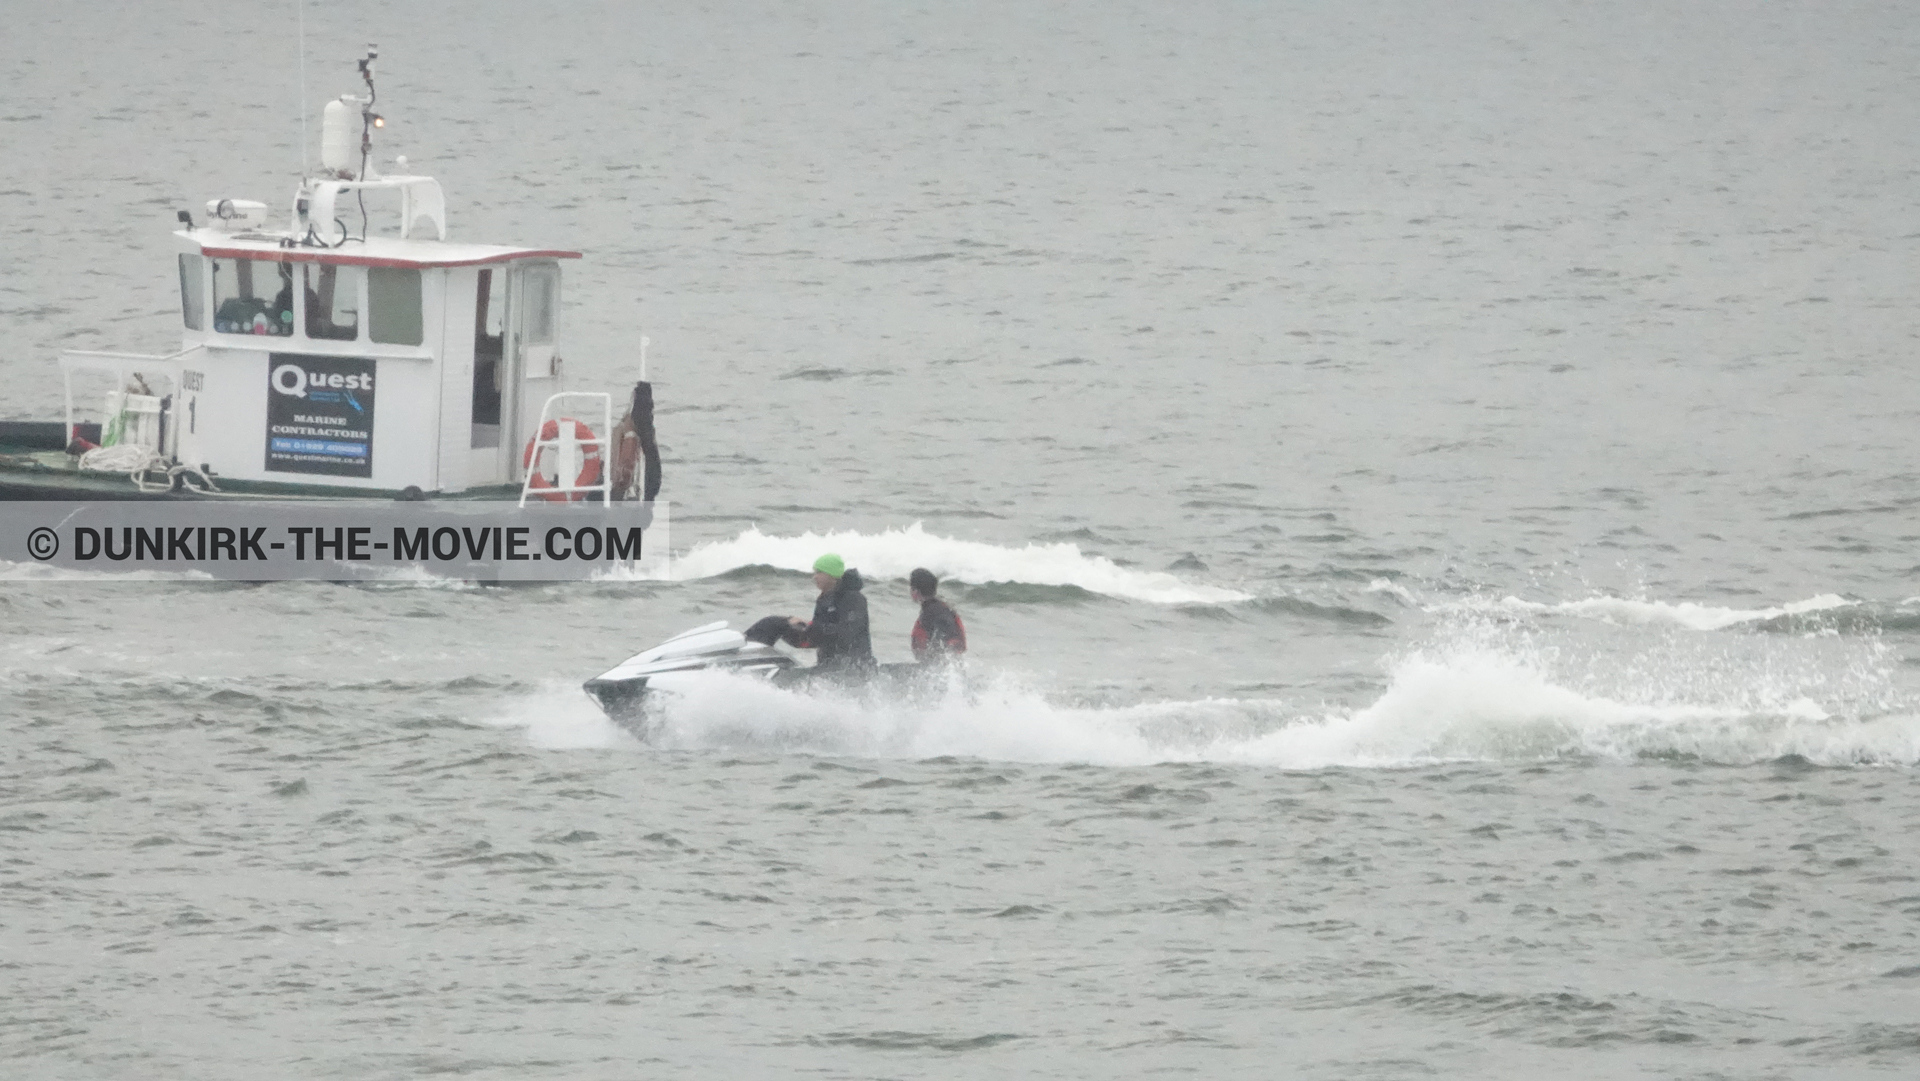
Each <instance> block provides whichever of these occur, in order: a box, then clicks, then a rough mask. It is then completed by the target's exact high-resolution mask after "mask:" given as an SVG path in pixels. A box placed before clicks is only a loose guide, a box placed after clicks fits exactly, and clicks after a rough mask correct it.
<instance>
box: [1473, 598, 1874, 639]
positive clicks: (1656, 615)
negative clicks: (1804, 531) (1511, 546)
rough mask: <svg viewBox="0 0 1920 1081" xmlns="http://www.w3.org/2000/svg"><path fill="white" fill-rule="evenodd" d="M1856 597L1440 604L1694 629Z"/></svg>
mask: <svg viewBox="0 0 1920 1081" xmlns="http://www.w3.org/2000/svg"><path fill="white" fill-rule="evenodd" d="M1858 603H1859V602H1858V601H1851V600H1848V599H1847V598H1845V597H1842V596H1839V595H1837V594H1833V593H1822V594H1821V595H1819V596H1817V597H1809V598H1807V599H1806V600H1803V601H1793V602H1791V603H1788V604H1782V605H1779V606H1778V607H1773V608H1721V607H1716V606H1714V605H1708V604H1696V603H1694V602H1693V601H1653V600H1631V599H1628V598H1626V597H1608V596H1594V597H1584V598H1582V599H1580V600H1575V601H1560V602H1558V603H1554V604H1544V603H1541V602H1539V601H1526V600H1521V599H1520V598H1518V597H1503V598H1501V599H1500V600H1498V601H1492V600H1486V599H1475V600H1470V601H1462V602H1457V603H1456V604H1455V605H1452V606H1441V607H1442V608H1446V607H1459V608H1461V609H1465V610H1481V611H1489V610H1490V611H1497V612H1504V613H1507V614H1524V615H1570V616H1577V617H1580V618H1582V619H1597V620H1602V621H1604V622H1607V623H1635V624H1668V625H1671V626H1676V627H1686V628H1688V629H1690V630H1696V631H1718V630H1725V629H1727V628H1728V627H1734V626H1738V625H1740V624H1742V623H1762V622H1765V621H1767V620H1769V619H1779V618H1780V617H1781V616H1798V615H1806V614H1808V613H1810V612H1826V611H1831V610H1833V609H1836V608H1850V607H1853V606H1854V605H1856V604H1858Z"/></svg>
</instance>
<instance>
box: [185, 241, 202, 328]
mask: <svg viewBox="0 0 1920 1081" xmlns="http://www.w3.org/2000/svg"><path fill="white" fill-rule="evenodd" d="M206 271H207V268H206V260H205V259H203V258H201V257H200V256H198V255H182V256H181V257H180V318H181V320H182V321H183V322H185V323H186V324H187V329H188V330H205V329H207V282H206V277H205V275H206Z"/></svg>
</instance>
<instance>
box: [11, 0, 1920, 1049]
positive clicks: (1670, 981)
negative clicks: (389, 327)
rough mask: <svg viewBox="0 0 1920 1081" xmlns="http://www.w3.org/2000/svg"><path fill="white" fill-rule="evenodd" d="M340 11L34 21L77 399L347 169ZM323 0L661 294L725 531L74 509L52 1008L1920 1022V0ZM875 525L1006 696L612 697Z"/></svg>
mask: <svg viewBox="0 0 1920 1081" xmlns="http://www.w3.org/2000/svg"><path fill="white" fill-rule="evenodd" d="M285 7H286V10H285V11H284V12H280V11H262V12H255V13H253V15H252V16H251V17H252V18H253V19H254V20H255V22H256V25H254V26H253V27H252V28H250V29H249V30H248V31H247V32H246V33H240V34H238V35H237V36H236V32H235V29H234V26H233V25H232V22H231V18H232V17H233V16H232V14H231V13H224V12H210V11H207V10H205V9H203V8H202V7H199V6H194V5H184V4H169V3H162V4H148V5H140V6H138V7H135V8H132V9H128V10H120V9H118V8H115V9H113V10H112V11H111V13H110V22H109V13H108V11H107V9H106V8H104V7H98V6H92V5H87V4H77V5H76V4H70V5H43V6H42V7H41V8H39V9H36V10H32V11H26V12H19V13H13V14H12V15H10V22H9V26H10V29H9V33H8V35H7V36H6V37H5V39H4V40H0V58H4V60H5V63H4V64H3V65H0V72H3V74H0V86H3V87H4V90H5V105H4V106H0V132H4V135H5V145H6V146H7V147H8V149H9V150H10V151H11V152H12V153H11V154H10V160H11V161H12V162H13V163H14V165H13V167H12V168H11V169H10V171H9V179H8V180H7V181H6V182H4V183H3V184H0V220H4V221H5V222H6V235H7V238H8V243H7V245H6V248H5V250H4V251H0V268H3V272H0V327H4V329H5V330H6V334H5V335H4V336H0V370H3V371H4V374H5V377H6V379H5V381H6V386H7V391H6V394H5V401H4V404H0V413H7V414H12V415H18V416H50V415H53V414H54V412H55V410H56V409H57V408H58V403H59V400H60V386H59V381H58V378H57V374H56V372H55V369H54V368H53V366H52V363H51V361H52V357H53V356H54V354H55V353H57V351H58V350H59V349H61V348H73V347H78V348H117V349H132V350H148V351H154V352H160V351H165V350H166V349H167V348H168V347H169V343H170V339H171V337H172V335H173V334H174V333H175V330H174V326H173V320H174V319H175V318H176V316H175V315H174V314H173V313H174V312H175V311H176V309H175V308H174V306H173V299H172V297H171V295H170V293H169V291H168V290H169V289H170V285H169V280H170V279H169V268H168V259H169V252H170V250H171V249H170V247H169V239H168V237H167V235H166V230H167V229H168V228H169V227H170V222H171V215H172V210H173V209H174V208H176V207H183V206H184V207H194V208H197V207H198V206H199V205H200V204H201V203H202V202H204V200H205V199H207V198H210V197H213V196H215V195H235V196H240V197H255V198H262V199H266V200H269V201H271V202H274V203H277V202H278V201H279V200H281V199H282V198H284V196H285V194H286V192H287V191H290V190H291V183H292V179H291V174H292V173H293V172H294V165H295V164H296V162H297V154H296V152H295V149H294V148H295V145H296V139H297V101H298V84H297V82H296V81H294V80H293V79H292V76H291V74H290V72H291V70H292V62H293V58H294V55H295V48H294V40H293V38H292V37H291V26H292V12H293V8H292V7H291V5H286V6H285ZM307 18H308V33H309V52H310V65H309V80H310V85H309V91H308V93H309V100H310V105H312V104H315V103H317V102H319V101H321V100H323V99H324V97H325V96H328V95H332V94H337V93H342V92H347V91H350V90H352V89H354V87H353V85H352V82H351V64H350V61H351V59H352V58H353V57H354V56H356V55H357V53H358V50H359V48H360V43H361V42H363V41H364V40H366V39H368V38H373V39H376V40H379V41H380V42H381V43H382V53H383V58H384V59H383V70H384V72H385V77H384V79H383V82H382V95H383V97H382V103H383V105H385V106H387V108H385V110H384V111H385V112H386V114H387V115H388V116H389V117H390V118H393V121H394V122H393V125H392V126H391V128H390V135H389V139H390V141H391V144H392V145H391V146H390V147H389V150H388V152H399V153H406V154H408V155H409V156H410V157H411V158H412V160H413V162H414V163H415V166H416V167H417V168H419V169H420V170H422V171H426V172H432V173H433V174H435V175H438V176H440V177H441V178H442V179H443V181H444V182H445V183H446V184H447V186H448V190H449V195H450V199H451V202H452V225H453V228H454V231H455V235H456V236H457V237H461V238H467V239H489V240H491V239H498V240H502V241H524V242H529V243H539V244H543V245H556V246H569V247H574V248H579V249H581V250H583V251H585V252H586V258H585V259H584V260H583V261H582V262H581V263H579V264H576V265H570V266H569V267H568V273H569V277H568V281H567V290H568V292H567V307H566V326H565V334H566V336H567V338H568V341H569V343H570V344H569V347H568V349H567V351H566V352H567V357H568V363H569V370H570V371H571V372H572V373H573V375H574V376H575V377H576V381H577V383H578V384H580V385H583V386H613V385H617V384H619V383H620V382H622V381H625V380H627V379H630V378H632V377H633V375H634V374H635V372H634V365H635V360H636V354H637V349H636V348H635V340H636V339H637V336H638V335H639V334H640V333H641V332H643V331H644V332H645V333H647V334H648V335H649V336H651V337H652V339H653V342H654V346H653V350H652V371H651V373H650V374H651V375H652V376H653V377H654V378H655V380H656V382H657V384H658V387H659V397H660V400H661V402H662V406H663V408H662V414H661V418H660V420H661V433H662V440H663V442H664V444H665V445H666V449H667V454H668V462H667V469H668V490H667V494H668V495H669V496H670V497H671V498H672V499H673V501H674V503H675V517H674V523H675V526H674V528H675V534H674V546H675V548H676V549H677V550H678V558H677V560H676V561H675V570H674V573H673V580H672V581H664V582H639V583H598V584H591V585H570V586H551V587H531V588H505V589H480V588H464V587H444V588H421V587H417V586H409V585H404V584H395V585H392V586H387V587H378V586H376V587H344V586H328V585H316V584H276V585H262V586H242V587H233V586H216V585H211V584H207V583H195V582H178V583H144V584H139V585H126V584H112V583H103V582H99V581H88V580H77V581H75V580H70V581H52V580H46V579H45V578H44V576H43V575H42V574H41V573H40V572H38V571H36V570H35V569H33V568H25V567H13V568H0V570H4V574H5V578H6V581H5V582H4V583H0V611H3V612H4V613H5V618H4V619H0V681H3V682H0V688H3V695H4V697H0V732H4V740H5V747H6V756H5V758H4V764H0V1062H4V1071H3V1072H4V1073H5V1075H6V1076H8V1077H34V1078H38V1077H47V1078H66V1077H73V1078H83V1077H84V1078H92V1077H101V1076H195V1077H210V1078H221V1077H236V1078H237V1077H243V1076H244V1077H257V1076H260V1075H261V1074H262V1073H263V1072H264V1073H266V1074H271V1075H274V1076H288V1077H328V1078H340V1077H375V1076H377V1077H385V1076H412V1075H424V1074H429V1073H447V1074H457V1075H469V1076H476V1077H501V1078H505V1077H515V1078H519V1077H540V1076H551V1077H633V1076H649V1077H652V1076H686V1077H692V1076H714V1075H719V1074H723V1073H726V1072H729V1071H731V1072H735V1073H745V1074H747V1075H749V1076H762V1075H767V1076H771V1075H776V1074H778V1075H788V1074H799V1075H817V1076H827V1077H936V1076H937V1077H952V1076H1003V1075H1015V1074H1017V1075H1022V1076H1038V1077H1072V1078H1080V1077H1109V1076H1141V1075H1148V1074H1159V1073H1187V1074H1197V1075H1201V1076H1272V1075H1285V1076H1300V1077H1325V1078H1342V1079H1344V1078H1366V1077H1377V1078H1396V1079H1397V1078H1405V1077H1418V1076H1459V1077H1508V1078H1535V1077H1540V1076H1548V1075H1558V1076H1568V1077H1581V1078H1588V1077H1591V1078H1616V1077H1618V1078H1638V1077H1663V1078H1664V1077H1690V1078H1692V1077H1697V1078H1707V1077H1742V1078H1748V1077H1752V1078H1775V1077H1778V1078H1788V1077H1791V1078H1813V1077H1821V1078H1855V1077H1908V1076H1912V1075H1913V1073H1914V1072H1915V1071H1916V1070H1920V1023H1916V1020H1915V1019H1916V1018H1920V872H1917V871H1915V870H1914V868H1915V866H1916V857H1920V810H1916V807H1917V803H1916V800H1917V797H1920V791H1916V787H1917V785H1920V774H1917V773H1916V766H1920V707H1917V705H1916V703H1917V702H1920V694H1917V693H1916V692H1920V566H1916V563H1920V560H1916V558H1915V556H1914V555H1913V552H1914V551H1915V542H1916V541H1920V526H1916V525H1915V510H1916V506H1920V498H1917V497H1916V495H1915V491H1916V484H1920V472H1916V470H1915V468H1914V466H1913V464H1912V455H1911V454H1910V453H1909V448H1910V447H1911V445H1912V438H1913V437H1912V433H1913V432H1914V431H1915V422H1916V421H1917V420H1920V392H1916V390H1915V388H1914V380H1913V378H1912V376H1911V372H1910V368H1911V365H1910V364H1909V363H1908V361H1909V357H1908V355H1907V354H1908V353H1909V352H1910V351H1911V344H1912V341H1913V329H1912V328H1913V319H1912V299H1911V298H1912V297H1913V296H1914V295H1915V292H1916V289H1915V287H1916V285H1920V283H1917V282H1916V281H1915V273H1914V268H1915V267H1916V266H1920V261H1916V259H1915V257H1914V255H1915V253H1914V252H1913V250H1912V249H1913V245H1914V241H1915V238H1916V237H1917V236H1920V213H1917V212H1916V203H1915V195H1914V190H1915V188H1914V184H1913V179H1914V176H1915V171H1916V170H1915V161H1916V153H1915V151H1916V145H1915V144H1916V140H1920V134H1916V133H1920V123H1917V122H1916V121H1920V117H1916V116H1915V115H1914V114H1915V111H1916V105H1915V103H1916V102H1917V101H1920V94H1916V89H1920V88H1916V86H1915V85H1914V84H1915V80H1916V78H1917V77H1916V75H1915V74H1914V73H1915V72H1916V71H1920V63H1916V61H1917V60H1920V57H1916V56H1915V52H1916V46H1915V43H1916V35H1915V31H1916V24H1915V19H1914V16H1913V15H1912V13H1911V12H1910V11H1908V10H1907V9H1905V8H1902V7H1898V6H1891V5H1875V4H1821V5H1814V4H1798V3H1786V4H1769V5H1765V6H1758V5H1746V4H1732V3H1728V4H1689V5H1684V6H1682V7H1680V8H1678V9H1673V10H1669V9H1666V8H1661V7H1657V6H1656V7H1647V6H1645V5H1629V4H1605V3H1603V4H1591V5H1582V6H1578V7H1563V6H1560V5H1554V4H1550V3H1544V2H1539V0H1514V2H1509V3H1500V4H1489V5H1476V6H1473V7H1472V8H1471V9H1470V10H1463V11H1447V10H1440V9H1433V8H1430V7H1428V6H1425V5H1414V4H1394V3H1378V4H1359V5H1351V4H1349V5H1325V6H1318V5H1240V4H1224V3H1223V4H1215V5H1205V6H1202V7H1200V8H1180V9H1176V8H1164V7H1162V6H1155V5H1133V4H1125V3H1114V4H1083V5H1056V6H1046V5H1042V6H1039V7H1035V6H1032V5H995V4H987V5H984V6H983V5H980V4H974V5H967V6H964V7H963V8H961V7H953V8H951V9H950V8H949V7H936V6H923V7H918V8H915V7H907V6H901V5H872V6H857V5H839V4H836V5H817V6H805V5H803V6H794V5H780V6H774V5H767V6H758V5H753V4H747V3H722V4H717V5H708V6H707V7H705V8H700V9H693V8H688V9H685V10H662V11H655V12H648V13H646V14H644V15H637V14H634V13H630V12H625V11H623V10H620V9H617V8H613V7H606V6H588V5H575V6H568V7H565V8H563V9H562V10H560V11H557V12H547V13H542V14H540V15H539V16H538V17H534V16H532V15H531V14H529V13H528V12H527V11H525V10H524V9H522V8H514V7H511V6H495V5H488V4H481V5H478V6H476V5H473V4H465V5H458V6H451V5H435V4H417V5H415V4H397V5H382V4H374V3H366V4H347V5H336V6H334V7H332V8H329V9H327V10H325V11H321V10H310V11H309V12H308V13H307ZM283 24H284V25H283ZM109 26H110V28H109V29H103V28H104V27H109ZM826 549H833V550H837V551H840V552H841V553H843V554H844V555H845V556H846V557H847V561H848V563H849V564H851V565H854V566H858V567H860V568H861V569H862V571H863V572H864V573H865V574H866V575H867V576H868V578H869V579H870V580H871V581H872V583H873V584H872V585H871V586H870V592H871V594H872V598H873V607H874V614H875V621H876V626H877V627H878V628H880V630H879V633H878V635H877V644H878V645H879V646H880V649H881V652H882V654H883V656H884V659H899V658H901V657H903V656H904V655H905V652H906V646H905V638H906V628H907V626H908V625H909V623H910V622H911V618H912V613H911V610H910V608H909V605H908V602H907V600H906V597H905V592H906V589H905V585H904V580H905V576H906V573H907V571H908V570H910V569H911V568H913V567H914V566H918V565H926V566H930V567H932V568H934V569H935V570H937V571H939V572H940V573H942V574H943V575H945V576H947V579H948V585H947V586H946V588H945V591H946V592H948V593H949V594H950V595H951V598H952V599H953V601H954V603H955V604H956V606H957V607H959V608H960V609H961V611H962V612H963V613H964V615H965V616H966V619H967V622H968V626H969V628H970V629H971V630H972V632H973V635H974V639H975V642H974V646H975V648H974V662H975V667H976V671H977V673H978V674H979V676H980V680H981V682H980V686H979V687H978V688H977V690H976V693H974V694H973V695H971V696H968V695H959V694H956V695H953V696H950V697H949V698H948V699H947V700H944V701H942V702H939V703H936V704H933V705H931V706H927V707H923V708H912V709H909V708H905V707H902V706H900V705H898V704H894V703H888V702H884V701H865V700H857V699H856V700H839V699H831V698H826V699H796V698H793V697H790V696H785V695H781V694H777V693H773V692H770V691H768V690H767V689H765V688H762V687H756V686H754V685H751V684H746V683H740V682H735V681H730V680H725V679H718V680H715V681H713V682H711V683H709V684H707V685H705V686H701V687H697V688H695V689H694V690H692V691H691V692H689V693H688V694H687V695H685V696H684V697H683V698H682V699H681V700H680V701H679V702H678V703H676V704H675V706H674V708H673V710H672V712H671V714H670V715H669V717H668V722H667V724H666V726H665V729H664V731H663V732H662V734H661V737H660V739H659V741H658V743H657V744H656V745H654V746H644V745H641V744H638V743H636V742H635V741H633V740H632V739H631V738H630V737H629V736H627V735H626V734H624V733H623V732H621V731H620V730H619V729H617V728H614V727H613V726H611V725H610V724H608V723H607V722H606V721H605V720H603V719H602V718H601V717H600V716H599V714H598V712H597V711H596V710H595V709H594V707H593V706H592V704H591V703H590V702H589V701H588V700H587V699H586V698H585V697H584V696H583V695H582V694H581V693H580V692H579V691H578V689H577V688H578V684H579V682H580V681H581V680H582V679H584V678H586V677H587V676H590V675H593V674H595V673H597V672H598V671H600V670H602V669H604V668H606V667H608V666H610V665H611V664H612V663H613V662H614V661H617V660H618V659H620V658H621V657H623V656H625V655H626V654H627V653H629V652H632V651H633V650H635V649H638V648H640V647H642V646H645V645H649V644H652V643H653V642H656V641H658V640H659V639H661V638H663V637H665V636H666V635H668V634H671V633H673V632H675V631H678V630H681V629H684V628H686V627H689V626H692V625H694V624H697V623H701V622H706V621H710V620H713V619H732V620H736V621H739V620H743V619H751V618H753V617H756V616H758V615H762V614H765V613H767V612H787V611H790V612H803V611H805V610H806V608H807V605H808V604H809V603H810V598H809V595H808V594H809V589H808V586H807V582H806V577H805V575H804V573H803V570H804V568H805V567H806V566H807V565H808V564H809V563H810V562H811V560H812V558H813V557H814V556H815V555H817V554H818V553H819V552H820V551H822V550H826Z"/></svg>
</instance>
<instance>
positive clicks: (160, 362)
mask: <svg viewBox="0 0 1920 1081" xmlns="http://www.w3.org/2000/svg"><path fill="white" fill-rule="evenodd" d="M199 348H201V347H200V346H197V345H196V346H193V347H192V348H189V349H182V350H181V351H179V352H178V353H173V354H171V355H168V356H164V357H156V356H150V355H147V354H142V353H96V352H91V351H88V350H81V349H69V350H67V351H65V352H63V353H61V354H60V381H61V384H62V392H63V394H64V395H65V398H66V424H67V426H66V436H67V442H68V443H71V442H73V435H74V429H73V374H74V373H75V372H104V373H106V374H109V375H111V376H113V378H114V379H115V380H117V381H118V383H117V384H116V389H122V390H123V389H125V387H126V384H127V379H128V377H130V376H135V375H142V376H147V375H158V376H165V377H166V379H167V382H168V384H169V386H168V388H167V389H168V391H169V392H170V393H173V394H175V395H176V396H177V395H178V393H179V391H180V372H181V363H180V361H181V358H182V357H185V356H186V355H187V354H188V353H191V352H194V351H195V350H197V349H199ZM112 421H113V418H112V417H104V418H102V420H101V425H102V427H101V431H102V433H103V434H104V432H105V430H106V428H105V426H106V425H107V424H110V423H112ZM176 434H177V433H176V432H174V431H169V432H168V435H170V436H172V435H176ZM168 442H169V443H172V442H176V440H174V439H169V440H168ZM151 449H153V450H155V451H158V452H159V453H161V454H171V453H172V452H173V448H172V447H154V448H151Z"/></svg>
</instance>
